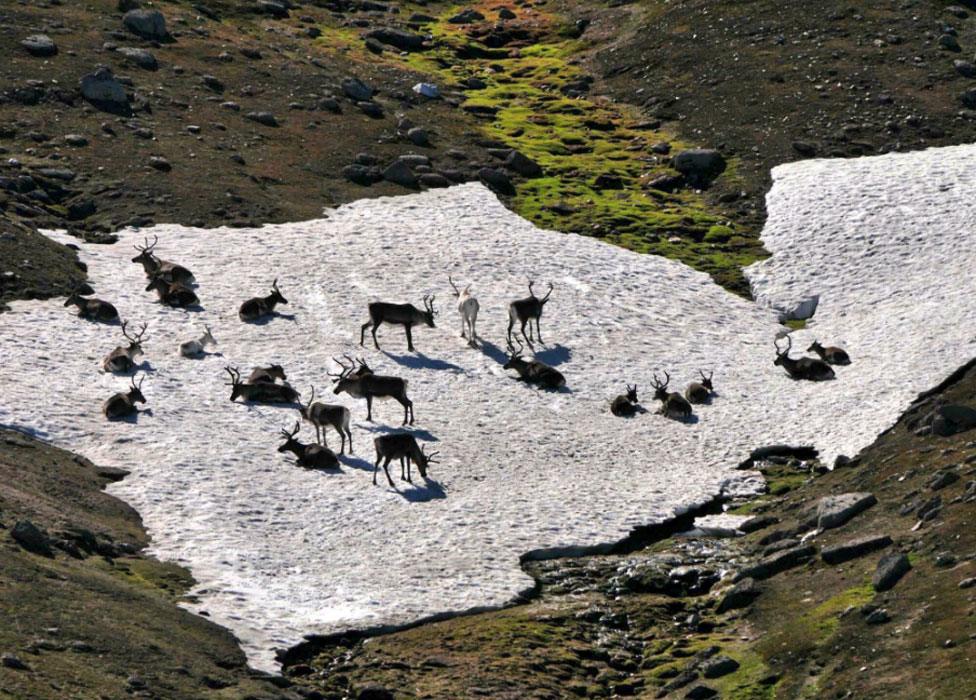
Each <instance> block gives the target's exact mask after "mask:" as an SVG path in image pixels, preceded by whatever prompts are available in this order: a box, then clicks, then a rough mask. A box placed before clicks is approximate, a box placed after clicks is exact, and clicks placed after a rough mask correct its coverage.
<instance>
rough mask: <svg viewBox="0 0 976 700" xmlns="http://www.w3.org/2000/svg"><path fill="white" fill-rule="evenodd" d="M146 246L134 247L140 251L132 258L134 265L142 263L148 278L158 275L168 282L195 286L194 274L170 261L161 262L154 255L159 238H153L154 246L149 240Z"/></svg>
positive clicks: (146, 241) (146, 240)
mask: <svg viewBox="0 0 976 700" xmlns="http://www.w3.org/2000/svg"><path fill="white" fill-rule="evenodd" d="M144 242H145V244H146V245H145V246H137V245H136V246H132V247H133V248H135V249H136V250H138V251H139V254H138V255H137V256H135V257H134V258H132V262H134V263H142V269H143V270H145V271H146V277H153V276H154V275H158V276H160V277H162V278H163V279H164V280H165V281H167V282H174V283H177V284H184V285H189V284H193V273H192V272H190V271H189V270H188V269H186V268H185V267H183V266H182V265H177V264H176V263H174V262H169V261H168V260H160V259H159V258H157V257H156V255H155V253H153V248H155V247H156V244H157V243H158V242H159V236H155V237H154V238H153V242H152V244H150V243H149V239H148V238H147V239H145V241H144Z"/></svg>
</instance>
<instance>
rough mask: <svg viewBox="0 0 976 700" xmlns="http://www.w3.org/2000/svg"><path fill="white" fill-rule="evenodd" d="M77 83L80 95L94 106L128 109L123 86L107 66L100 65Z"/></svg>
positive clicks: (112, 109) (118, 109) (113, 109)
mask: <svg viewBox="0 0 976 700" xmlns="http://www.w3.org/2000/svg"><path fill="white" fill-rule="evenodd" d="M79 84H80V87H81V96H82V97H84V98H85V99H86V100H88V101H89V102H91V103H92V104H94V105H95V106H96V107H101V108H103V109H107V110H108V111H125V110H128V108H129V98H128V96H127V95H126V94H125V88H123V87H122V83H120V82H119V81H118V80H116V79H115V76H114V75H112V71H111V70H109V69H108V68H105V67H101V68H99V69H97V70H96V71H95V72H94V73H89V74H88V75H85V76H82V78H81V80H80V81H79Z"/></svg>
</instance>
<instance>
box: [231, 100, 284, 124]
mask: <svg viewBox="0 0 976 700" xmlns="http://www.w3.org/2000/svg"><path fill="white" fill-rule="evenodd" d="M225 104H226V103H225ZM244 118H245V119H250V120H251V121H252V122H257V123H258V124H262V125H264V126H278V120H277V119H276V118H275V115H273V114H272V113H271V112H248V113H247V114H245V115H244Z"/></svg>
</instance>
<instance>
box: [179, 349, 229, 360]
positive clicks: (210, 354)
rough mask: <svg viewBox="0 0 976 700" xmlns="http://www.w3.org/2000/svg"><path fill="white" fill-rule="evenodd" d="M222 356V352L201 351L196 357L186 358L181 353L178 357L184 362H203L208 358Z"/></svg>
mask: <svg viewBox="0 0 976 700" xmlns="http://www.w3.org/2000/svg"><path fill="white" fill-rule="evenodd" d="M223 356H224V353H222V352H207V351H206V350H204V351H202V352H201V353H200V354H198V355H190V356H189V357H187V356H186V355H184V354H183V353H180V357H182V358H183V359H184V360H205V359H207V358H208V357H223Z"/></svg>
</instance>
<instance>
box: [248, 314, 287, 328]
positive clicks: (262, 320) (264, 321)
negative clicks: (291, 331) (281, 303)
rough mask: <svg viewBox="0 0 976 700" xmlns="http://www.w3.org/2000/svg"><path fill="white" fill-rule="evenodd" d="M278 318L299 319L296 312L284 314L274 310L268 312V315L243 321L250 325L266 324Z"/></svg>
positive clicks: (285, 319)
mask: <svg viewBox="0 0 976 700" xmlns="http://www.w3.org/2000/svg"><path fill="white" fill-rule="evenodd" d="M276 318H280V319H282V320H284V321H292V322H294V321H295V320H296V319H297V316H295V314H283V313H280V312H278V311H274V312H272V313H270V314H268V315H267V316H262V317H261V318H256V319H254V320H253V321H244V322H243V323H246V324H247V325H249V326H266V325H268V324H269V323H271V322H272V321H274V320H275V319H276Z"/></svg>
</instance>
